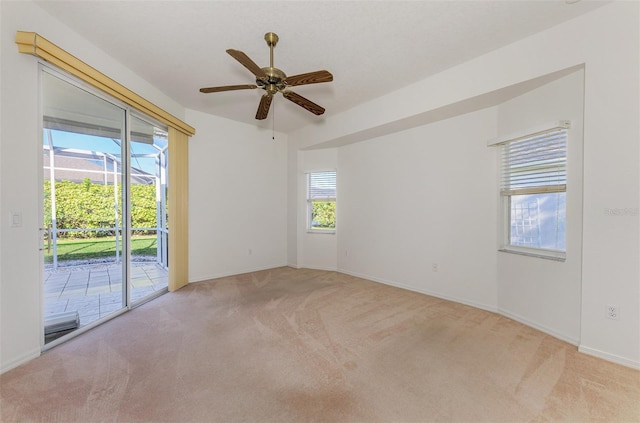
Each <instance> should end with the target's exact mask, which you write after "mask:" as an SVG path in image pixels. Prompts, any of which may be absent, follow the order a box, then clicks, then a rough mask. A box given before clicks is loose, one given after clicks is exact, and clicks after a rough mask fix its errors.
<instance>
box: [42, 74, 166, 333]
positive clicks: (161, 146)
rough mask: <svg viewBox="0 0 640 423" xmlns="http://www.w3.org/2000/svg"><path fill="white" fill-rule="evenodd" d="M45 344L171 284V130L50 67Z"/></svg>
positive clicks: (45, 82) (45, 144)
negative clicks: (168, 193) (168, 196)
mask: <svg viewBox="0 0 640 423" xmlns="http://www.w3.org/2000/svg"><path fill="white" fill-rule="evenodd" d="M41 92H42V126H43V134H42V135H43V137H42V154H43V155H42V157H43V185H42V186H43V188H42V193H43V196H42V200H43V201H42V205H43V213H42V217H43V226H42V228H43V229H42V236H43V252H44V254H43V257H44V267H45V269H44V272H43V275H44V281H43V293H44V295H43V298H44V302H43V304H44V310H43V316H44V337H45V339H44V343H45V344H47V343H49V342H51V341H54V340H56V339H58V338H61V337H64V336H68V335H69V334H70V333H73V332H77V331H78V330H79V329H82V328H88V327H91V326H93V325H95V324H98V323H100V322H101V321H104V320H105V319H108V318H110V317H113V316H115V315H117V314H119V313H121V312H123V311H125V310H126V309H128V308H130V307H132V306H134V305H135V304H139V303H141V302H144V301H146V300H148V299H149V298H152V297H154V296H156V295H159V294H161V293H163V292H166V290H167V270H168V264H167V247H166V246H167V237H168V232H167V228H166V222H167V213H166V210H167V207H166V187H167V183H166V180H167V154H168V151H167V150H168V148H167V129H166V127H163V126H162V125H159V124H157V123H154V121H153V120H151V119H149V118H146V117H145V116H144V115H142V114H138V113H136V112H135V111H134V110H131V109H130V108H128V107H127V106H124V105H122V104H120V103H119V102H118V101H116V100H114V99H111V98H109V97H108V96H106V95H104V94H101V93H99V92H96V91H94V90H92V89H90V88H87V87H85V86H83V85H82V84H80V83H78V82H77V81H75V80H73V79H72V78H70V77H68V76H65V75H63V74H61V73H58V72H57V71H54V70H51V69H49V68H45V67H43V69H42V72H41Z"/></svg>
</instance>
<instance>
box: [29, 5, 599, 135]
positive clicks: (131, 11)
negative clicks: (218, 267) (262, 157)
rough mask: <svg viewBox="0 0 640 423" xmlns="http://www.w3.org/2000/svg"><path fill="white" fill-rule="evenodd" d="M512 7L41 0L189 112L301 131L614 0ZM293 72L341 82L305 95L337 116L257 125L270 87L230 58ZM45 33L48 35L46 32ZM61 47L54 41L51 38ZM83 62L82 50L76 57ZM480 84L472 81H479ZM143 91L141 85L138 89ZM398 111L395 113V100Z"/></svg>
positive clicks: (300, 115) (289, 107) (285, 116)
mask: <svg viewBox="0 0 640 423" xmlns="http://www.w3.org/2000/svg"><path fill="white" fill-rule="evenodd" d="M574 2H575V0H567V1H565V0H552V1H542V0H533V1H526V0H522V1H521V0H510V1H489V0H486V1H485V0H477V1H453V0H449V1H311V2H303V1H276V2H274V1H95V0H94V1H86V0H79V1H57V0H56V1H39V2H38V4H39V5H40V6H41V7H42V8H44V9H45V10H47V11H48V12H49V13H50V14H52V15H53V16H55V17H56V18H57V19H59V20H61V21H62V22H64V23H66V24H67V25H68V26H70V27H71V28H73V29H74V30H75V31H77V32H78V33H80V34H81V35H82V36H84V37H85V38H86V39H88V40H89V41H91V42H92V43H94V44H95V45H97V46H99V47H100V48H101V49H102V50H104V51H105V52H107V53H108V54H109V55H110V56H112V57H114V58H115V59H117V60H118V61H120V62H122V63H123V64H125V65H126V66H127V67H129V68H130V69H132V70H133V71H134V72H136V73H137V74H138V75H140V76H142V77H143V78H144V79H146V80H148V81H149V82H150V83H151V84H153V85H155V86H157V87H159V88H160V89H161V90H162V91H164V92H165V93H166V94H167V95H169V96H170V97H171V98H173V99H175V100H176V101H177V102H179V103H180V104H182V105H183V106H184V107H186V108H189V109H193V110H198V111H201V112H205V113H210V114H213V115H217V116H222V117H225V118H229V119H233V120H236V121H240V122H245V123H249V124H253V125H258V126H261V127H267V128H271V125H272V124H273V121H272V119H271V118H272V116H273V114H274V110H275V117H276V121H275V125H276V130H278V131H281V132H290V131H293V130H296V129H299V128H301V127H304V126H307V125H310V124H318V123H321V122H322V120H323V119H325V118H326V117H327V116H331V115H333V114H337V113H340V112H342V111H345V110H348V109H351V108H353V107H355V106H357V105H358V104H360V103H363V102H365V101H368V100H371V99H373V98H375V97H379V96H381V95H384V94H387V93H389V92H391V91H394V90H396V89H398V88H400V87H403V86H405V85H409V84H411V83H413V82H416V81H419V80H421V79H424V78H426V77H428V76H430V75H433V74H436V73H438V72H441V71H443V70H445V69H447V68H449V67H452V66H455V65H457V64H459V63H463V62H465V61H468V60H470V59H472V58H474V57H477V56H480V55H482V54H484V53H487V52H489V51H491V50H495V49H497V48H499V47H501V46H504V45H507V44H510V43H513V42H515V41H517V40H519V39H522V38H524V37H526V36H528V35H531V34H533V33H536V32H539V31H541V30H543V29H546V28H549V27H551V26H554V25H557V24H559V23H561V22H563V21H566V20H569V19H572V18H574V17H576V16H578V15H581V14H583V13H586V12H588V11H591V10H593V9H595V8H597V7H599V6H602V5H603V4H605V3H606V2H600V1H589V0H582V1H579V2H577V3H574ZM270 31H271V32H275V33H276V34H278V36H279V38H280V41H279V43H278V45H277V46H276V48H275V51H274V66H275V67H277V68H280V69H282V70H283V71H284V72H285V73H286V74H287V75H295V74H299V73H305V72H311V71H315V70H320V69H327V70H329V71H330V72H331V73H332V74H333V76H334V81H333V82H329V83H323V84H315V85H308V86H299V87H295V89H294V91H295V92H297V93H298V94H300V95H302V96H304V97H307V98H308V99H309V100H311V101H313V102H315V103H318V104H320V105H321V106H323V107H325V108H326V109H327V111H326V113H325V114H324V115H322V116H315V115H313V114H311V113H309V112H307V111H306V110H304V109H302V108H301V107H298V106H297V105H295V104H294V103H291V102H289V101H285V99H284V98H283V97H282V96H277V97H276V99H275V100H274V101H273V104H272V106H271V111H270V114H269V117H268V118H267V119H266V120H264V121H257V120H255V119H254V116H255V113H256V109H257V107H258V102H259V100H260V96H261V95H262V91H261V90H243V91H230V92H221V93H212V94H202V93H200V92H199V91H198V89H199V88H201V87H209V86H218V85H236V84H252V83H254V82H255V78H254V76H253V75H252V74H251V73H250V72H249V71H248V70H246V69H245V68H244V67H243V66H242V65H241V64H240V63H238V62H237V61H236V60H235V59H233V58H232V57H231V56H229V55H228V54H227V53H226V52H225V50H226V49H229V48H233V49H237V50H241V51H243V52H244V53H246V54H247V55H248V56H249V57H250V58H251V59H253V60H254V61H255V62H256V63H257V64H258V65H259V66H261V67H264V66H268V65H269V48H268V46H267V44H266V42H265V41H264V34H265V33H267V32H270ZM42 35H43V36H45V37H46V34H42ZM52 41H54V42H55V40H52ZM74 53H75V54H76V55H78V56H80V58H82V56H81V54H80V53H81V52H74ZM469 77H470V78H472V77H473V75H469ZM134 88H135V87H134ZM389 107H393V104H390V105H389Z"/></svg>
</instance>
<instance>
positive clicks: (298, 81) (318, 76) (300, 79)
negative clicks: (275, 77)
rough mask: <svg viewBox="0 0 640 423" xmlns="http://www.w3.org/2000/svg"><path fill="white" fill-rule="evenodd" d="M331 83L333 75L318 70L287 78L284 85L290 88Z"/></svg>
mask: <svg viewBox="0 0 640 423" xmlns="http://www.w3.org/2000/svg"><path fill="white" fill-rule="evenodd" d="M331 81H333V75H331V72H329V71H326V70H320V71H316V72H309V73H301V74H300V75H293V76H289V77H287V78H286V79H285V80H284V82H285V84H287V85H289V86H291V87H293V86H295V85H308V84H318V83H320V82H331Z"/></svg>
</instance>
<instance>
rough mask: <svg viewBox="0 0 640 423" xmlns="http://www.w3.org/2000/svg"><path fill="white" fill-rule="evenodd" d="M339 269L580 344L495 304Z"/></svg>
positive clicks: (576, 344)
mask: <svg viewBox="0 0 640 423" xmlns="http://www.w3.org/2000/svg"><path fill="white" fill-rule="evenodd" d="M338 271H339V272H341V273H345V274H347V275H351V276H355V277H358V278H362V279H367V280H370V281H373V282H379V283H383V284H385V285H390V286H395V287H397V288H402V289H407V290H409V291H414V292H418V293H420V294H425V295H429V296H432V297H436V298H441V299H443V300H447V301H453V302H456V303H460V304H464V305H468V306H471V307H475V308H479V309H481V310H486V311H490V312H492V313H497V314H500V315H501V316H504V317H507V318H509V319H512V320H515V321H516V322H519V323H522V324H523V325H526V326H529V327H532V328H534V329H537V330H539V331H541V332H544V333H546V334H547V335H551V336H553V337H554V338H558V339H560V340H561V341H565V342H568V343H569V344H571V345H575V346H578V344H579V341H578V340H577V339H575V338H572V337H570V336H567V335H565V334H562V333H560V332H557V331H555V330H553V329H550V328H548V327H546V326H543V325H540V324H537V323H535V322H532V321H530V320H527V319H525V318H524V317H522V316H518V315H517V314H514V313H511V312H509V311H507V310H504V309H500V308H497V307H494V306H491V305H487V304H483V303H478V302H476V301H469V300H467V299H464V298H457V297H453V296H450V295H443V294H441V293H438V292H433V291H429V290H427V289H418V288H415V287H412V286H408V285H405V284H402V283H398V282H394V281H388V280H384V279H381V278H376V277H372V276H369V275H364V274H359V273H357V272H350V271H347V270H344V269H339V270H338Z"/></svg>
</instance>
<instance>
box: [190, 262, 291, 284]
mask: <svg viewBox="0 0 640 423" xmlns="http://www.w3.org/2000/svg"><path fill="white" fill-rule="evenodd" d="M287 266H289V265H288V264H284V263H279V264H272V265H268V266H260V267H252V268H247V269H238V270H234V271H230V272H221V273H214V274H211V275H206V276H195V277H193V278H189V283H196V282H204V281H208V280H211V279H219V278H226V277H227V276H236V275H242V274H244V273H251V272H260V271H263V270H269V269H275V268H278V267H287Z"/></svg>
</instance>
